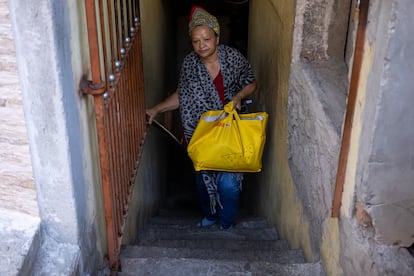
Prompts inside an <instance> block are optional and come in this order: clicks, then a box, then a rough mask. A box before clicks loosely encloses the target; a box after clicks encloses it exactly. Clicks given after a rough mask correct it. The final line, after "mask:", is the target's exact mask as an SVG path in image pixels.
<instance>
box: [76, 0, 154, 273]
mask: <svg viewBox="0 0 414 276" xmlns="http://www.w3.org/2000/svg"><path fill="white" fill-rule="evenodd" d="M85 9H86V19H87V27H88V38H89V52H90V63H91V80H85V81H84V82H83V84H82V90H83V91H84V93H86V94H90V95H93V96H94V105H95V116H96V128H97V135H98V143H99V155H100V156H99V158H100V169H101V178H102V189H103V197H104V207H105V220H106V232H107V243H108V258H109V265H110V269H111V271H113V272H115V271H118V270H119V253H120V247H121V240H122V236H123V230H124V229H123V227H124V225H125V220H126V215H127V211H128V205H129V201H130V195H131V188H132V184H133V182H134V178H135V175H136V169H137V165H138V161H139V158H140V153H141V149H142V144H143V140H144V137H145V133H146V119H145V104H144V86H143V73H142V52H141V29H140V22H139V1H138V0H113V1H108V0H86V1H85Z"/></svg>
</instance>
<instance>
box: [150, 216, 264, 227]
mask: <svg viewBox="0 0 414 276" xmlns="http://www.w3.org/2000/svg"><path fill="white" fill-rule="evenodd" d="M199 221H200V216H187V217H175V216H174V217H162V216H158V217H153V218H151V219H150V220H149V224H157V225H174V226H180V225H193V226H194V225H196V224H197V223H198V222H199ZM233 227H235V228H251V229H255V228H266V227H269V224H268V223H267V220H266V219H262V218H256V217H254V218H249V217H247V218H246V217H243V218H240V219H237V220H236V221H235V224H234V226H233Z"/></svg>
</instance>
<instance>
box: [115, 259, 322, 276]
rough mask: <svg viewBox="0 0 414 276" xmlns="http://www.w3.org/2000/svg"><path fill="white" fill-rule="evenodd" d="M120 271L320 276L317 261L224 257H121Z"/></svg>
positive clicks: (194, 275)
mask: <svg viewBox="0 0 414 276" xmlns="http://www.w3.org/2000/svg"><path fill="white" fill-rule="evenodd" d="M121 268H122V272H120V273H119V274H118V275H120V276H129V275H131V276H132V275H135V276H140V275H152V276H164V275H169V276H175V275H192V276H197V275H200V276H201V275H203V276H204V275H212V276H214V275H220V276H221V275H274V276H323V275H325V274H324V272H323V269H322V266H321V264H320V263H302V264H278V263H270V262H248V261H228V260H201V259H187V258H134V259H121Z"/></svg>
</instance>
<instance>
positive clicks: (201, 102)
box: [178, 45, 255, 142]
mask: <svg viewBox="0 0 414 276" xmlns="http://www.w3.org/2000/svg"><path fill="white" fill-rule="evenodd" d="M217 50H218V58H219V63H220V69H221V73H222V75H223V83H224V99H225V102H226V103H227V102H229V101H230V100H231V99H232V98H233V96H234V95H236V94H237V93H238V92H239V91H240V90H241V89H242V88H243V87H245V86H246V85H248V84H250V83H252V82H253V81H254V80H255V77H254V74H253V70H252V67H251V65H250V64H249V62H248V61H247V60H246V58H245V57H244V56H243V55H242V54H241V53H240V52H239V51H237V50H236V49H234V48H231V47H228V46H224V45H219V46H218V49H217ZM178 90H179V100H180V112H181V120H182V124H183V129H184V136H185V138H186V141H187V142H188V141H190V139H191V136H192V135H193V132H194V130H195V128H196V126H197V123H198V120H199V118H200V116H201V114H203V113H204V112H206V111H209V110H221V109H223V104H222V103H221V101H220V97H219V95H218V92H217V90H216V87H215V85H214V83H213V79H212V78H211V77H210V75H209V73H208V71H207V68H206V67H205V66H204V64H203V63H202V62H201V60H200V58H199V57H198V55H197V54H196V53H195V52H194V51H193V52H191V53H190V54H188V55H187V56H186V57H185V58H184V61H183V64H182V66H181V72H180V78H179V81H178Z"/></svg>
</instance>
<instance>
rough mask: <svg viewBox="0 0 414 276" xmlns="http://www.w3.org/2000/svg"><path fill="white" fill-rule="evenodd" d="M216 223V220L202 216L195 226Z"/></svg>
mask: <svg viewBox="0 0 414 276" xmlns="http://www.w3.org/2000/svg"><path fill="white" fill-rule="evenodd" d="M215 223H216V220H209V219H208V218H206V217H204V218H203V219H202V220H200V221H199V222H198V223H197V227H207V226H211V225H213V224H215Z"/></svg>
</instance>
